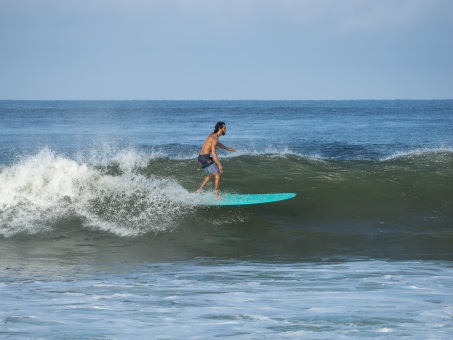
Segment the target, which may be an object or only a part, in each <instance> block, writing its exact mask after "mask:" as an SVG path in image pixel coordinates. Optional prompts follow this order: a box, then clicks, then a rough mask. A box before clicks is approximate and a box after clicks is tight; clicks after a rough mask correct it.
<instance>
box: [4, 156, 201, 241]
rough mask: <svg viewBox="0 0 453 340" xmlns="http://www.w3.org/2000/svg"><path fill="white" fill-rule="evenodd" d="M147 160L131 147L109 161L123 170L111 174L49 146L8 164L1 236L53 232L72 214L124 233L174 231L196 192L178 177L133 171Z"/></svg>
mask: <svg viewBox="0 0 453 340" xmlns="http://www.w3.org/2000/svg"><path fill="white" fill-rule="evenodd" d="M145 159H146V162H147V160H148V159H149V158H145V157H142V156H141V155H137V154H135V153H134V152H130V151H123V152H121V153H118V154H116V155H114V156H113V157H112V158H111V159H110V161H112V160H113V161H116V162H118V163H119V164H120V167H121V169H122V170H123V171H124V172H123V173H122V174H121V175H118V176H112V175H108V174H105V173H103V172H101V171H100V170H99V169H97V168H96V167H95V166H93V165H89V164H87V163H80V162H77V161H75V160H71V159H69V158H67V157H64V156H61V155H56V154H55V153H54V152H52V151H51V150H49V149H47V148H46V149H43V150H41V151H40V152H39V153H37V154H36V155H34V156H31V157H29V158H26V159H24V160H23V161H21V162H20V163H17V164H14V165H12V166H10V167H6V168H4V169H3V170H2V171H1V173H0V181H1V183H2V185H1V186H0V214H1V220H0V235H4V236H6V237H8V236H12V235H15V234H17V233H30V234H34V233H39V232H43V231H49V230H51V229H52V228H55V226H52V225H53V224H54V223H55V222H57V221H60V220H61V219H64V218H67V217H73V216H75V217H77V218H80V219H82V220H83V221H84V225H85V226H88V227H91V228H95V229H101V230H106V231H110V232H112V233H115V234H118V235H122V236H134V235H138V234H142V233H146V232H150V231H154V232H157V231H163V230H168V229H171V228H172V227H173V226H174V221H175V219H176V218H177V217H179V216H181V214H184V213H185V212H187V210H188V209H189V208H190V206H191V204H190V202H191V199H192V195H193V194H190V193H189V192H188V191H187V190H185V189H184V188H183V187H182V186H181V185H179V184H178V183H176V182H175V181H173V180H169V179H164V178H146V177H144V176H143V175H140V174H137V173H134V172H133V171H132V170H133V169H134V168H135V167H137V166H146V162H145ZM102 162H106V160H105V159H104V160H102ZM97 165H98V164H97ZM97 165H96V166H97Z"/></svg>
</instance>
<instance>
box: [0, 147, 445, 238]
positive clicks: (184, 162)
mask: <svg viewBox="0 0 453 340" xmlns="http://www.w3.org/2000/svg"><path fill="white" fill-rule="evenodd" d="M103 155H104V156H103V157H99V158H98V157H96V154H95V153H92V154H91V155H89V156H88V157H87V158H89V160H87V159H85V160H83V159H71V158H69V157H67V156H64V155H58V154H56V153H55V152H53V151H51V150H49V149H47V148H45V149H42V150H41V151H40V152H38V153H37V154H35V155H33V156H30V157H26V158H24V159H22V160H21V161H19V162H16V163H14V164H12V165H6V166H3V168H2V169H1V172H0V181H1V183H2V186H1V188H0V214H1V224H0V234H1V235H3V236H4V237H10V236H13V235H16V234H37V233H46V232H47V233H48V232H52V231H53V230H58V229H70V228H89V229H91V230H94V231H96V230H97V231H107V232H110V233H112V234H114V235H118V236H138V235H142V234H146V233H157V232H163V231H170V230H174V229H175V228H178V227H181V226H193V225H194V224H200V223H207V224H208V225H210V224H211V225H212V224H216V223H217V224H218V223H242V222H244V221H247V225H250V224H251V225H255V224H256V225H259V224H263V223H264V224H265V223H272V221H275V223H276V224H281V223H283V224H286V225H288V226H290V227H291V228H296V229H297V228H303V229H304V230H310V229H317V230H320V229H323V230H327V229H328V230H329V231H331V232H335V231H340V230H341V233H348V231H349V232H352V233H354V234H363V235H367V234H369V233H382V232H383V233H386V232H392V231H393V232H394V231H395V230H398V231H399V233H403V234H404V233H422V234H423V233H430V234H431V235H432V236H433V237H440V236H441V235H442V234H443V233H446V232H450V231H449V229H450V227H451V225H452V223H453V195H452V193H453V190H452V189H453V152H452V151H451V150H449V149H433V150H428V149H425V150H414V151H413V152H407V153H405V154H395V155H393V156H391V157H387V158H385V159H381V160H377V161H370V160H347V161H346V160H337V159H322V158H313V157H306V156H303V155H298V154H294V153H291V152H287V153H284V152H279V153H261V154H259V153H254V152H252V153H250V154H239V155H237V156H230V157H227V158H223V164H224V166H225V173H224V176H223V182H222V190H223V191H225V192H235V193H272V192H295V193H297V194H298V196H297V197H296V198H295V199H292V200H289V201H285V202H280V203H277V204H271V205H263V206H253V207H249V208H236V209H235V210H234V212H232V210H231V208H229V209H226V208H201V207H196V205H195V202H196V199H197V197H198V196H197V194H195V193H194V191H195V190H196V188H197V187H198V186H199V184H200V183H201V181H202V179H203V177H204V175H203V174H202V173H201V172H200V171H199V169H198V165H197V162H196V160H195V159H192V158H190V159H180V158H172V157H168V156H166V155H164V154H161V153H158V154H155V155H153V156H151V157H150V156H147V155H142V154H139V153H137V152H135V151H134V150H121V151H119V152H116V153H113V154H110V155H109V156H108V157H106V156H105V155H106V154H105V153H103ZM210 185H211V186H209V185H208V189H207V191H209V190H212V184H210ZM250 214H252V215H250ZM359 230H361V231H359ZM436 233H437V234H436ZM363 235H362V236H363ZM436 235H437V236H436Z"/></svg>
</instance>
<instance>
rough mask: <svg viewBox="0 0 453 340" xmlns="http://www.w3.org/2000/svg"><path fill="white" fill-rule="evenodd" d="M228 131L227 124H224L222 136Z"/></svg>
mask: <svg viewBox="0 0 453 340" xmlns="http://www.w3.org/2000/svg"><path fill="white" fill-rule="evenodd" d="M226 131H227V128H226V125H224V126H223V127H222V136H225V134H226Z"/></svg>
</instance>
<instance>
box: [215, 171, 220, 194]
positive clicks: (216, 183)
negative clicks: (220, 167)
mask: <svg viewBox="0 0 453 340" xmlns="http://www.w3.org/2000/svg"><path fill="white" fill-rule="evenodd" d="M219 188H220V172H217V173H215V174H214V195H215V196H219Z"/></svg>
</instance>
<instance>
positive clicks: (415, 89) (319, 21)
mask: <svg viewBox="0 0 453 340" xmlns="http://www.w3.org/2000/svg"><path fill="white" fill-rule="evenodd" d="M451 98H453V0H368V1H367V0H160V1H158V0H71V1H69V0H0V99H451Z"/></svg>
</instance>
